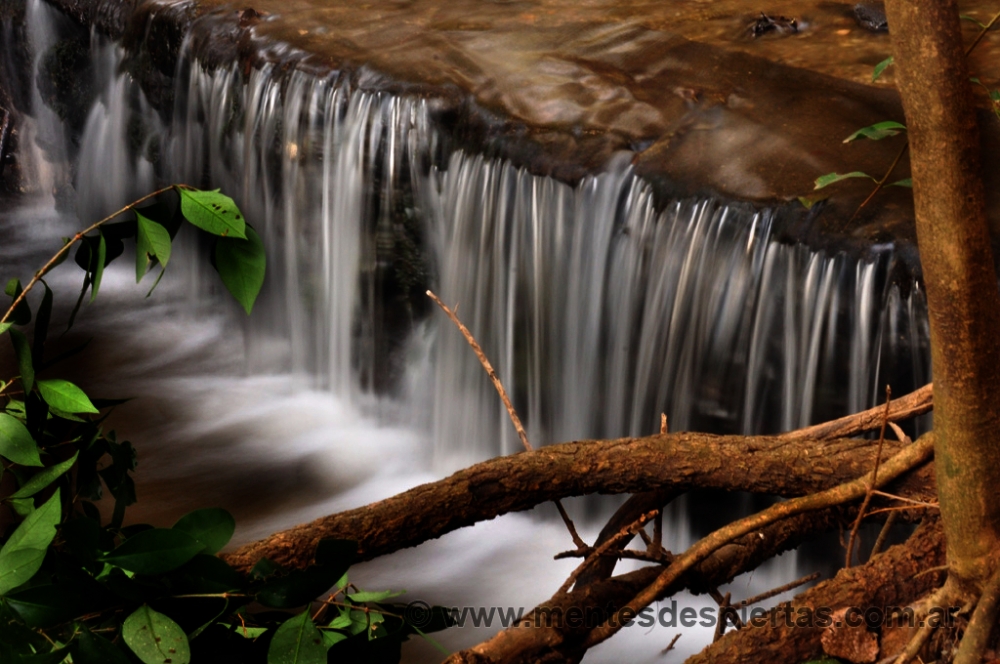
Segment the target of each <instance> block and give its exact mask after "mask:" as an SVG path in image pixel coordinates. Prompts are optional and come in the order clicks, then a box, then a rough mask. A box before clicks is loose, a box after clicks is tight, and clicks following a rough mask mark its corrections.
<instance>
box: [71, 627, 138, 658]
mask: <svg viewBox="0 0 1000 664" xmlns="http://www.w3.org/2000/svg"><path fill="white" fill-rule="evenodd" d="M71 645H72V646H73V664H129V658H128V657H127V656H126V655H125V653H124V652H122V651H121V650H119V649H118V647H117V646H115V644H113V643H111V642H110V641H108V640H107V639H105V638H104V637H103V636H100V635H99V634H94V633H92V632H90V631H89V630H86V629H84V630H82V631H81V632H80V635H79V636H77V637H76V640H75V641H74V642H73V644H71Z"/></svg>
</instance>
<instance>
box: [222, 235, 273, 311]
mask: <svg viewBox="0 0 1000 664" xmlns="http://www.w3.org/2000/svg"><path fill="white" fill-rule="evenodd" d="M266 263H267V260H266V258H265V256H264V243H263V242H261V240H260V236H259V235H257V233H256V232H255V231H254V230H253V229H252V228H250V227H249V226H247V227H246V239H245V240H239V239H236V238H228V237H224V238H219V241H218V242H217V243H216V245H215V269H216V270H218V271H219V276H220V277H222V283H223V284H225V285H226V288H227V289H228V290H229V292H230V293H232V295H233V297H234V298H236V301H237V302H239V303H240V305H241V306H242V307H243V309H244V310H245V311H246V312H247V314H249V313H250V311H251V309H253V303H254V301H255V300H256V299H257V294H258V293H260V288H261V286H263V285H264V272H265V270H266Z"/></svg>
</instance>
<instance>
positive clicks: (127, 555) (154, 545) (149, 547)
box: [100, 528, 204, 575]
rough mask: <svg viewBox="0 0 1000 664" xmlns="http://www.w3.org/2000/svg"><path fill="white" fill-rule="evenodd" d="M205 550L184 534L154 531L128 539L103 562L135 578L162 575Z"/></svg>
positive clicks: (159, 529) (163, 529)
mask: <svg viewBox="0 0 1000 664" xmlns="http://www.w3.org/2000/svg"><path fill="white" fill-rule="evenodd" d="M203 548H204V547H203V546H202V545H201V544H200V543H199V542H198V541H197V540H195V539H194V538H193V537H191V536H190V535H188V534H187V533H185V532H181V531H179V530H172V529H169V528H151V529H149V530H144V531H142V532H140V533H137V534H135V535H133V536H132V537H129V538H128V539H127V540H125V541H124V542H122V543H121V545H119V546H118V547H117V548H116V549H115V550H114V551H112V552H111V553H109V554H107V555H105V556H103V557H101V558H100V560H102V561H103V562H106V563H110V564H112V565H115V566H117V567H121V568H122V569H125V570H128V571H130V572H135V573H136V574H150V575H154V574H163V573H165V572H169V571H170V570H173V569H177V568H178V567H180V566H181V565H183V564H184V563H186V562H187V561H189V560H191V559H192V558H194V557H195V555H197V554H198V553H199V552H200V551H201V550H202V549H203Z"/></svg>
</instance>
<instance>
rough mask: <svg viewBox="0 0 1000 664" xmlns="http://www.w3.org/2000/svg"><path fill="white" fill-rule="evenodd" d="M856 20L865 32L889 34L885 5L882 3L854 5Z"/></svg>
mask: <svg viewBox="0 0 1000 664" xmlns="http://www.w3.org/2000/svg"><path fill="white" fill-rule="evenodd" d="M854 18H855V20H856V21H857V22H858V25H860V26H861V27H862V28H864V29H865V30H871V31H872V32H888V31H889V21H888V19H886V17H885V4H884V3H881V2H859V3H858V4H856V5H854Z"/></svg>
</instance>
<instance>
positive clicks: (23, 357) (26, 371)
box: [10, 330, 35, 394]
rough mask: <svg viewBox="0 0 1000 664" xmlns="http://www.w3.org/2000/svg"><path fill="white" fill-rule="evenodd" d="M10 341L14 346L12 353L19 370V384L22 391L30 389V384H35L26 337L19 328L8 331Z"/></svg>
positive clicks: (33, 368) (26, 391) (29, 348)
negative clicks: (15, 357)
mask: <svg viewBox="0 0 1000 664" xmlns="http://www.w3.org/2000/svg"><path fill="white" fill-rule="evenodd" d="M10 341H11V344H13V346H14V354H15V355H17V368H18V371H20V372H21V384H22V385H24V393H25V394H27V393H28V392H30V391H31V386H32V385H34V384H35V367H34V365H33V364H32V362H31V346H30V345H29V344H28V337H26V336H24V334H23V333H22V332H21V331H20V330H11V331H10Z"/></svg>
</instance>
